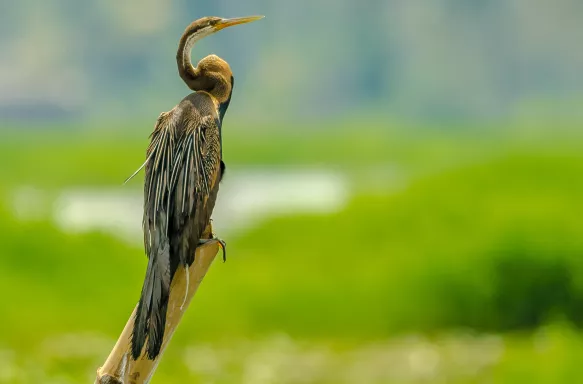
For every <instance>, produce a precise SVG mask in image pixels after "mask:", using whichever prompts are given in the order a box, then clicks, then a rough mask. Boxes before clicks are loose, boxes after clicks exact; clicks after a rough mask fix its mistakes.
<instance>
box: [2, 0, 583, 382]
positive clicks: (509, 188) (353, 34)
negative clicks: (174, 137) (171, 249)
mask: <svg viewBox="0 0 583 384" xmlns="http://www.w3.org/2000/svg"><path fill="white" fill-rule="evenodd" d="M250 14H264V15H266V18H265V19H264V20H261V21H260V22H257V23H254V24H251V25H247V26H244V27H237V30H235V29H233V30H226V31H224V32H221V33H220V34H218V35H216V36H212V37H210V38H208V39H206V40H205V41H203V42H202V43H201V44H200V45H199V46H197V47H195V50H194V54H193V56H194V57H193V59H194V60H195V61H197V60H198V59H200V58H201V57H202V56H204V55H206V54H209V53H217V54H219V55H220V56H221V57H223V58H225V59H226V60H227V61H229V63H230V64H231V66H232V68H233V71H234V73H235V78H236V86H235V90H234V95H233V102H232V103H231V106H230V109H229V111H228V112H227V115H226V118H225V123H224V130H223V132H224V153H225V162H226V163H227V174H226V177H225V179H224V181H223V184H222V187H221V188H222V189H221V193H220V196H219V202H218V206H217V209H216V210H215V214H214V225H215V229H216V231H217V233H218V235H220V236H221V237H222V238H224V239H225V240H226V241H227V242H228V248H229V259H228V261H227V263H225V264H222V263H218V262H217V263H215V264H214V265H213V266H212V268H211V270H210V272H209V274H208V275H207V277H206V278H205V281H204V282H203V284H202V286H201V289H200V290H199V293H198V294H197V296H196V298H195V300H194V301H193V304H192V305H191V306H190V308H189V311H188V313H187V314H186V316H185V318H184V321H183V323H182V324H181V325H180V327H179V329H178V331H177V333H176V334H175V337H174V339H173V340H172V343H171V345H170V346H169V348H168V350H167V351H166V354H165V356H164V359H163V360H162V363H161V364H160V367H159V369H158V372H157V374H156V376H155V379H154V382H156V383H183V382H192V383H208V384H210V383H253V384H270V383H290V384H295V383H302V384H303V383H346V384H348V383H358V384H360V383H363V384H368V383H371V384H376V383H391V384H393V383H395V384H407V383H454V384H457V383H460V384H461V383H523V382H524V383H573V382H578V381H579V380H580V377H581V376H582V375H583V367H582V365H581V363H580V361H579V359H580V356H582V355H583V333H582V332H581V329H580V328H581V326H583V177H582V176H583V151H582V150H583V132H582V130H581V127H582V126H583V124H582V123H583V72H582V71H581V68H583V51H582V50H581V41H583V29H581V27H580V26H581V21H582V19H583V3H581V2H580V1H576V0H515V1H488V2H478V1H470V0H458V1H452V0H437V1H436V0H432V1H429V0H415V1H404V0H402V1H397V0H374V1H373V0H369V1H366V2H358V1H355V0H334V1H332V0H320V1H313V0H311V1H308V0H298V1H293V2H292V1H285V2H284V1H266V0H248V1H236V0H216V1H213V2H202V1H194V0H188V1H187V0H142V1H138V0H126V1H123V2H118V1H109V0H105V1H95V2H94V1H88V2H79V1H76V0H49V1H44V2H39V1H33V0H21V1H19V2H4V3H3V4H2V5H1V6H0V49H1V51H2V55H1V57H0V164H1V165H0V180H2V182H1V183H0V195H1V197H2V198H1V200H0V292H2V296H1V297H2V300H1V305H0V319H1V320H0V383H55V384H56V383H59V384H61V383H63V384H65V383H81V382H92V380H93V378H94V376H95V370H96V369H97V367H98V366H99V365H100V364H101V363H102V362H103V361H104V359H105V358H106V356H107V354H108V352H109V351H110V350H111V348H112V346H113V344H114V343H115V340H116V338H117V336H118V335H119V333H120V331H121V329H122V328H123V326H124V324H125V322H126V320H127V318H128V316H129V314H130V312H131V310H132V308H133V306H134V305H135V303H136V301H137V299H138V295H139V292H140V288H141V283H142V279H143V276H144V272H145V267H146V257H145V256H144V253H143V248H142V244H141V240H142V236H141V204H142V196H141V193H142V190H141V183H142V180H143V179H142V178H143V175H141V174H140V175H139V176H138V177H137V178H136V179H134V180H133V181H132V182H131V183H129V184H128V185H125V186H124V185H122V182H123V180H124V179H125V178H126V177H127V176H129V175H130V174H131V173H132V172H133V171H134V170H135V169H136V168H137V167H138V166H139V165H140V164H141V162H142V161H143V159H144V152H145V148H146V146H147V143H148V140H147V137H148V135H149V133H150V132H151V130H152V128H153V125H154V122H155V119H156V118H157V116H158V115H159V113H161V112H163V111H167V110H169V109H171V108H172V107H173V106H174V105H175V104H176V103H178V102H179V101H180V100H181V98H182V97H184V96H186V95H187V94H188V90H187V89H186V87H185V86H184V85H183V84H181V81H180V80H179V78H178V76H177V73H176V68H175V62H174V60H175V59H174V58H175V50H176V46H177V41H178V38H179V36H180V34H181V33H182V32H183V30H184V28H185V27H186V25H187V24H188V23H189V22H190V21H192V20H194V19H197V18H199V17H202V16H205V15H218V16H223V17H235V16H244V15H250Z"/></svg>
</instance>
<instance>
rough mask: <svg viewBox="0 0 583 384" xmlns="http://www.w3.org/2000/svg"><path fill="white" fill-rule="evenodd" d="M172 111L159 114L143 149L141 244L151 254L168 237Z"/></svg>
mask: <svg viewBox="0 0 583 384" xmlns="http://www.w3.org/2000/svg"><path fill="white" fill-rule="evenodd" d="M176 131H177V126H176V119H175V118H174V110H172V111H170V112H164V113H162V114H160V116H159V117H158V120H157V121H156V126H155V128H154V131H153V132H152V135H151V136H150V137H151V139H150V145H149V146H148V149H147V150H146V162H145V163H144V165H145V177H144V218H143V223H142V224H143V230H144V246H145V249H146V254H147V255H148V257H149V256H150V250H151V249H152V247H155V248H157V245H158V243H159V241H161V240H162V238H167V236H168V222H169V217H168V216H169V214H170V210H169V209H168V208H169V203H170V196H171V194H170V193H169V192H170V191H171V189H172V185H171V183H170V178H171V172H172V168H173V163H174V156H175V153H176V141H177V140H176Z"/></svg>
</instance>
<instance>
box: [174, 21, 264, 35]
mask: <svg viewBox="0 0 583 384" xmlns="http://www.w3.org/2000/svg"><path fill="white" fill-rule="evenodd" d="M260 19H263V16H246V17H236V18H233V19H224V18H222V17H216V16H207V17H203V18H202V19H198V20H196V21H193V22H192V23H191V24H190V25H189V26H188V27H186V31H185V32H184V34H185V35H191V36H193V38H194V40H200V39H202V38H203V37H206V36H208V35H212V34H213V33H216V32H218V31H220V30H221V29H225V28H228V27H232V26H235V25H239V24H246V23H250V22H252V21H256V20H260Z"/></svg>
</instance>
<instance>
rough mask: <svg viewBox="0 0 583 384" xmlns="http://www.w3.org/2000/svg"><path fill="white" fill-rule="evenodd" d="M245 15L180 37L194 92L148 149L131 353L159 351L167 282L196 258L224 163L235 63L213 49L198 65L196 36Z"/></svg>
mask: <svg viewBox="0 0 583 384" xmlns="http://www.w3.org/2000/svg"><path fill="white" fill-rule="evenodd" d="M256 19H257V18H249V19H248V20H249V21H253V20H256ZM245 20H246V19H221V18H216V17H209V18H203V19H200V20H197V21H195V22H193V23H192V24H191V25H189V26H188V27H187V28H186V30H185V32H184V34H183V36H182V38H181V39H180V43H179V47H178V53H177V64H178V72H179V74H180V76H181V78H182V79H183V80H184V81H185V83H186V84H187V86H188V87H189V88H190V89H192V90H193V91H195V92H194V93H191V94H190V95H188V96H187V97H185V98H184V99H183V100H182V101H181V102H180V103H179V104H178V105H177V106H176V107H174V108H173V109H172V110H171V111H169V112H164V113H162V114H160V116H159V117H158V120H157V122H156V125H155V128H154V131H153V132H152V135H151V141H150V145H149V146H148V149H147V151H146V162H145V163H144V167H145V180H144V216H143V223H142V224H143V230H144V247H145V251H146V254H147V256H148V267H147V270H146V277H145V279H144V284H143V287H142V293H141V296H140V301H139V303H138V308H137V311H136V315H135V318H134V329H133V333H132V356H133V358H134V359H137V358H138V357H139V356H140V354H141V352H142V349H143V347H144V345H146V341H147V345H146V347H147V348H146V355H147V357H148V358H150V359H154V358H155V357H156V356H157V355H158V354H159V352H160V348H161V346H162V341H163V337H164V327H165V323H166V312H167V307H168V298H169V293H170V292H169V291H170V283H171V281H172V278H173V276H174V273H175V272H176V270H177V269H178V267H179V266H189V265H191V264H192V262H193V261H194V254H195V250H196V247H197V246H198V243H199V240H200V238H201V236H202V233H203V231H204V230H205V228H206V226H207V224H208V223H209V220H210V217H211V214H212V211H213V208H214V205H215V201H216V198H217V193H218V190H219V182H220V180H221V177H222V174H223V171H224V163H223V162H222V140H221V126H222V119H223V116H224V114H225V111H226V109H227V107H228V105H229V102H230V98H231V93H232V89H233V76H232V72H231V68H230V67H229V64H227V62H225V61H224V60H222V59H221V58H219V57H217V56H215V55H210V56H207V57H205V58H204V59H202V60H201V61H200V62H199V63H198V65H197V67H196V68H195V67H193V66H192V64H191V61H190V51H191V49H192V45H193V44H194V42H196V41H197V40H198V39H200V38H202V37H204V36H207V35H208V34H211V33H213V32H215V31H217V30H220V29H222V28H224V27H225V26H230V25H236V24H240V23H242V22H247V21H245Z"/></svg>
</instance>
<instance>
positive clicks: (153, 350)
mask: <svg viewBox="0 0 583 384" xmlns="http://www.w3.org/2000/svg"><path fill="white" fill-rule="evenodd" d="M160 245H161V246H160V247H158V249H157V251H156V252H152V253H151V255H150V258H149V261H148V269H147V270H146V277H145V279H144V285H143V287H142V294H141V296H140V301H139V303H138V309H137V310H136V315H135V317H134V329H133V332H132V356H133V358H134V360H137V359H138V357H140V355H141V353H142V349H143V348H144V345H145V344H146V338H147V342H148V343H147V348H146V355H147V357H148V358H149V359H151V360H153V359H154V358H156V356H158V354H159V353H160V349H161V347H162V340H163V339H164V327H165V326H166V312H167V310H168V298H169V296H170V280H171V275H170V252H169V249H170V247H169V244H168V241H165V242H164V244H160Z"/></svg>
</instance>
